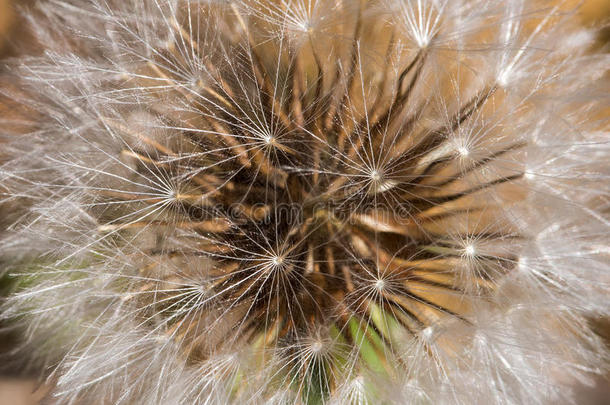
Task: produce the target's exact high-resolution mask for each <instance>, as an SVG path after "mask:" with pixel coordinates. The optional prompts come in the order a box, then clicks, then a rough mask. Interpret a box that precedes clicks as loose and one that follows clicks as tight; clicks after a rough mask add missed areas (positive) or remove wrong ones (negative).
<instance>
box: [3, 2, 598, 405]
mask: <svg viewBox="0 0 610 405" xmlns="http://www.w3.org/2000/svg"><path fill="white" fill-rule="evenodd" d="M35 1H45V0H0V88H1V87H3V86H8V85H9V83H6V81H5V80H3V79H2V76H3V73H4V72H6V69H7V68H6V67H5V66H4V65H3V61H4V60H5V59H6V58H11V57H16V56H19V55H23V54H33V53H34V54H35V53H37V52H40V49H39V48H38V47H37V46H36V42H35V40H34V39H33V36H32V35H31V34H30V33H29V32H28V28H27V24H26V23H25V21H24V20H23V19H22V18H21V17H20V16H19V12H18V9H19V7H27V6H28V5H29V4H32V3H34V2H35ZM507 1H510V0H507ZM557 1H558V2H559V1H561V2H564V3H567V4H569V5H578V4H580V3H582V6H581V8H580V10H579V12H578V14H577V15H575V17H574V18H577V19H578V20H579V22H580V23H581V24H583V25H584V26H587V27H594V28H598V29H599V30H600V32H599V37H598V42H597V45H596V46H595V47H594V48H593V49H592V52H607V51H608V45H609V44H610V0H557ZM7 114H11V108H10V103H8V104H7V103H1V104H0V116H6V115H7ZM0 142H1V141H0ZM1 148H2V146H1V144H0V149H1ZM0 159H1V154H0ZM1 163H2V162H1V161H0V164H1ZM1 216H2V213H1V212H0V227H2V226H3V224H2V222H3V221H2V218H1ZM0 266H2V263H1V262H0ZM1 272H2V271H1V268H0V273H1ZM7 289H8V285H7V281H6V279H5V280H4V281H3V279H2V278H1V277H0V300H2V295H3V294H6V290H7ZM591 323H592V325H593V327H594V328H595V330H596V331H598V333H599V334H600V335H601V336H603V337H604V338H605V339H606V341H607V342H608V344H609V345H610V320H608V319H595V320H591ZM1 331H2V325H0V356H1V355H2V353H6V352H7V351H9V350H10V347H11V345H13V344H14V343H15V341H14V339H15V338H14V337H11V336H10V333H9V334H6V333H2V332H1ZM35 377H36V376H35V375H30V376H28V375H25V376H24V375H23V373H22V371H21V370H19V367H17V366H12V367H11V366H7V365H6V364H2V360H1V358H0V405H35V404H39V403H40V401H41V399H42V397H43V396H44V394H45V392H46V390H45V387H44V385H41V384H40V383H38V382H37V379H36V378H35ZM579 391H580V393H581V395H579V398H580V399H579V404H583V405H605V404H608V403H610V380H609V379H608V377H607V378H599V379H598V381H597V386H596V387H593V388H592V387H586V386H583V387H581V388H580V389H579Z"/></svg>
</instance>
